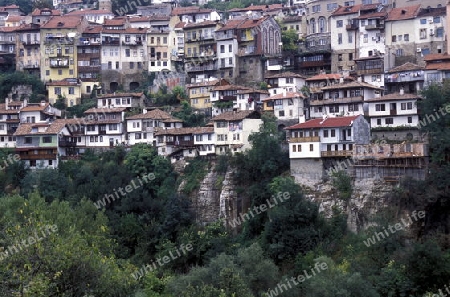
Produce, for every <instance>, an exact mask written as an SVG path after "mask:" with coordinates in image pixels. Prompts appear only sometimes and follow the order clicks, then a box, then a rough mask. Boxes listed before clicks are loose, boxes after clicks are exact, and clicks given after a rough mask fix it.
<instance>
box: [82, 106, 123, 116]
mask: <svg viewBox="0 0 450 297" xmlns="http://www.w3.org/2000/svg"><path fill="white" fill-rule="evenodd" d="M125 110H126V108H125V107H105V108H96V107H93V108H89V109H88V110H86V111H85V112H84V113H85V114H89V113H95V114H101V113H113V112H122V111H125Z"/></svg>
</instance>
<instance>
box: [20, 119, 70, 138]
mask: <svg viewBox="0 0 450 297" xmlns="http://www.w3.org/2000/svg"><path fill="white" fill-rule="evenodd" d="M67 124H68V123H67V120H63V119H59V120H55V121H54V122H52V123H50V124H47V123H43V124H42V123H33V124H31V123H22V124H20V125H19V127H18V128H17V130H16V132H15V133H14V135H17V136H20V135H34V134H40V135H49V134H58V133H59V132H60V131H61V130H62V129H63V128H64V127H65V126H66V125H67ZM33 127H47V129H45V131H44V132H31V131H32V128H33Z"/></svg>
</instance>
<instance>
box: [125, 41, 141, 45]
mask: <svg viewBox="0 0 450 297" xmlns="http://www.w3.org/2000/svg"><path fill="white" fill-rule="evenodd" d="M122 45H128V46H139V45H142V41H141V40H136V41H122Z"/></svg>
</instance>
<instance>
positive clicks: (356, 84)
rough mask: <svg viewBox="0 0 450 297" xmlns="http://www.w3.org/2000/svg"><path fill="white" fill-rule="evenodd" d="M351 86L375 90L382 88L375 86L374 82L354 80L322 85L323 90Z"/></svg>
mask: <svg viewBox="0 0 450 297" xmlns="http://www.w3.org/2000/svg"><path fill="white" fill-rule="evenodd" d="M349 88H368V89H374V90H381V88H379V87H377V86H374V85H372V84H369V83H366V82H360V81H352V82H344V83H342V84H341V83H339V84H334V85H331V86H326V87H322V90H323V91H326V90H335V89H349Z"/></svg>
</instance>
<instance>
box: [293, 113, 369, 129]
mask: <svg viewBox="0 0 450 297" xmlns="http://www.w3.org/2000/svg"><path fill="white" fill-rule="evenodd" d="M358 117H360V115H358V116H351V117H335V118H326V119H325V120H324V119H313V120H309V121H307V122H304V123H300V124H296V125H294V126H290V127H287V128H285V130H296V129H310V128H338V127H349V126H351V125H352V123H353V121H354V120H355V119H356V118H358Z"/></svg>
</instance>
